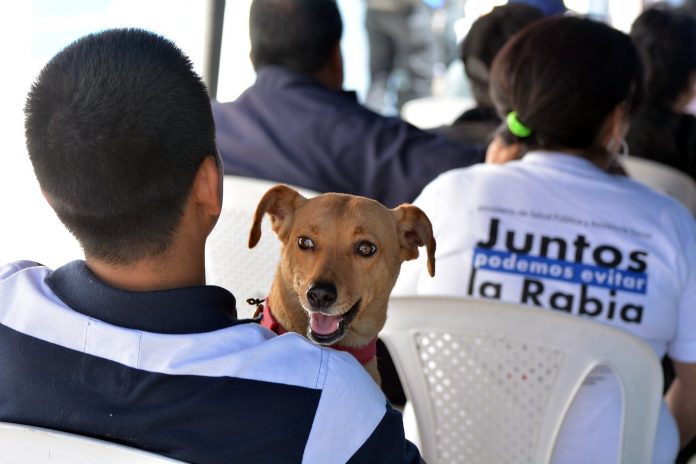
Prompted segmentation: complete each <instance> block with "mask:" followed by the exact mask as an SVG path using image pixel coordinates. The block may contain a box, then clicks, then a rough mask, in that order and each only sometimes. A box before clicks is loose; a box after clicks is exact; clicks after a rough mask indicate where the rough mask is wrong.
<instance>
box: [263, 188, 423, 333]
mask: <svg viewBox="0 0 696 464" xmlns="http://www.w3.org/2000/svg"><path fill="white" fill-rule="evenodd" d="M264 213H268V214H269V215H270V218H271V223H272V227H273V230H274V231H275V232H276V234H277V235H278V237H279V239H280V240H281V242H282V244H283V247H282V253H281V262H280V265H279V268H278V275H277V276H276V279H281V280H282V284H283V285H284V287H285V291H286V292H291V293H292V294H293V295H295V298H296V300H297V302H299V305H297V307H301V308H302V314H301V317H304V318H306V322H307V336H308V338H310V339H311V340H313V341H315V342H317V343H320V344H323V345H331V344H334V343H336V342H337V341H338V340H341V339H344V338H345V340H344V341H345V342H348V341H350V343H351V344H355V345H360V344H364V343H367V342H369V341H370V340H371V339H373V338H374V337H375V336H376V334H377V333H378V332H379V330H381V328H382V327H383V326H384V322H385V319H386V308H387V301H388V298H389V294H390V292H391V290H392V288H393V286H394V283H395V282H396V279H397V277H398V275H399V269H400V267H401V263H402V262H403V261H404V260H408V259H414V258H416V257H417V256H418V247H419V246H423V245H427V250H428V257H429V263H428V267H429V271H430V272H431V274H433V273H434V256H433V255H434V252H435V241H434V239H433V236H432V227H431V225H430V221H429V220H428V218H427V217H426V216H425V214H424V213H423V212H422V211H421V210H420V209H418V208H416V207H414V206H410V205H404V206H400V207H399V208H395V209H393V210H390V209H387V208H386V207H384V206H383V205H381V204H380V203H378V202H376V201H373V200H370V199H367V198H363V197H357V196H353V195H343V194H335V193H329V194H324V195H319V196H317V197H315V198H312V199H309V200H308V199H306V198H304V197H302V196H301V195H300V194H298V193H297V192H296V191H295V190H293V189H291V188H289V187H286V186H278V187H274V188H273V189H271V190H269V191H268V192H267V193H266V194H265V195H264V197H263V198H262V199H261V202H260V203H259V206H258V208H257V211H256V215H255V218H254V224H253V226H252V231H251V234H250V237H249V246H252V247H253V246H254V245H255V244H256V243H257V242H258V240H259V238H260V234H261V232H260V231H261V229H260V223H261V220H262V218H263V216H264Z"/></svg>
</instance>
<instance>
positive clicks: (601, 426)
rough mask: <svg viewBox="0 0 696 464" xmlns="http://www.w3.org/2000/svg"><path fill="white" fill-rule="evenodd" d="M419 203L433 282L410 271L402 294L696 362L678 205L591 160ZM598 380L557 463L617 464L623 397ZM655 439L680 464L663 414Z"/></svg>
mask: <svg viewBox="0 0 696 464" xmlns="http://www.w3.org/2000/svg"><path fill="white" fill-rule="evenodd" d="M415 204H416V205H417V206H419V207H420V208H422V209H423V210H424V211H425V213H426V214H427V215H428V217H429V218H430V220H431V221H432V223H433V230H434V233H435V238H436V239H437V254H436V262H437V273H436V276H435V277H434V278H431V277H430V276H428V274H427V273H425V272H423V271H422V270H423V269H425V266H424V265H423V263H420V262H418V261H420V259H419V260H418V261H415V262H413V261H412V262H408V263H404V265H403V266H402V270H401V275H400V277H399V281H398V282H397V284H396V287H395V289H394V294H429V295H456V296H467V297H474V298H481V297H482V298H498V299H501V300H504V301H508V302H514V303H522V304H527V305H535V306H540V307H544V308H553V309H556V310H559V311H566V312H568V313H570V314H573V315H576V316H582V317H587V318H590V319H592V320H595V321H597V322H601V323H605V324H609V325H612V326H615V327H618V328H620V329H623V330H626V331H628V332H630V333H632V334H634V335H636V336H638V337H640V338H641V339H643V340H644V341H646V342H647V343H649V344H650V346H651V347H652V348H653V349H654V350H655V353H656V354H657V355H658V357H662V356H663V355H664V354H665V353H668V354H669V355H670V357H671V358H672V359H675V360H678V361H682V362H696V223H695V221H694V218H693V217H692V216H691V215H690V213H689V212H688V211H687V210H686V209H685V208H683V207H682V206H681V205H680V204H678V203H677V202H676V200H673V199H672V198H669V197H667V196H664V195H661V194H659V193H656V192H654V191H652V190H650V189H648V188H647V187H644V186H642V185H640V184H638V183H636V182H634V181H632V180H631V179H628V178H626V177H624V176H612V175H609V174H607V173H605V172H604V171H602V170H600V169H599V168H597V167H596V166H595V165H594V164H592V163H590V162H589V161H587V160H585V159H582V158H579V157H576V156H572V155H566V154H562V153H551V152H532V153H528V154H527V155H526V156H525V157H524V158H523V159H522V160H519V161H513V162H510V163H507V164H505V165H489V164H482V165H476V166H473V167H471V168H466V169H457V170H454V171H450V172H447V173H445V174H442V175H441V176H439V177H438V178H437V179H435V180H434V181H433V182H431V183H430V184H429V185H428V186H427V187H426V188H425V189H424V190H423V192H422V193H421V195H420V196H419V197H418V198H417V199H416V201H415ZM422 258H424V257H421V259H422ZM592 377H593V378H592V381H591V382H590V381H588V382H586V384H585V385H584V386H583V388H582V389H581V390H580V392H579V394H578V397H577V398H576V400H575V402H574V404H573V406H572V407H571V410H570V412H569V416H568V419H567V422H566V425H564V427H563V429H562V431H561V435H560V437H559V442H558V445H557V447H556V455H555V457H554V462H556V463H560V462H563V463H566V462H578V463H580V462H593V463H604V462H616V457H615V456H616V452H617V451H616V450H617V446H618V445H617V443H618V435H619V433H618V430H619V423H620V417H621V416H620V404H621V400H620V395H621V394H620V391H619V388H618V384H617V383H616V381H615V379H614V378H613V376H612V375H611V374H609V373H608V371H606V370H605V371H601V370H597V371H596V372H594V373H593V376H592ZM658 429H659V430H658V437H657V442H656V448H655V459H654V461H655V462H656V463H662V462H673V461H674V457H675V455H676V452H677V448H678V441H679V440H678V432H677V429H676V425H675V423H674V420H673V418H672V417H671V415H670V414H669V412H668V410H667V408H666V406H664V405H663V410H662V415H661V417H660V424H659V426H658ZM590 455H591V456H590Z"/></svg>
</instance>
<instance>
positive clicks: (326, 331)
mask: <svg viewBox="0 0 696 464" xmlns="http://www.w3.org/2000/svg"><path fill="white" fill-rule="evenodd" d="M360 301H361V300H358V301H357V302H356V303H355V304H354V305H353V306H351V308H350V309H349V310H348V311H346V312H345V313H343V314H339V315H331V314H325V313H322V312H320V311H315V310H310V311H309V330H308V331H307V332H308V333H307V336H308V338H309V339H310V340H312V341H314V342H315V343H319V344H320V345H332V344H334V343H336V342H337V341H339V340H340V339H341V338H343V336H344V335H345V334H346V329H347V328H348V326H349V325H350V323H351V322H352V321H353V319H355V316H357V314H358V310H359V309H360Z"/></svg>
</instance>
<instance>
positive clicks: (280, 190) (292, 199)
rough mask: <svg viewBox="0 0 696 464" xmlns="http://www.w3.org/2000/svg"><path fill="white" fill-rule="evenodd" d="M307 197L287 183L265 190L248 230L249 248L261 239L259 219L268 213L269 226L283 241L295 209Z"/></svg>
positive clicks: (286, 236) (288, 231)
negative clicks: (269, 218)
mask: <svg viewBox="0 0 696 464" xmlns="http://www.w3.org/2000/svg"><path fill="white" fill-rule="evenodd" d="M306 201H307V199H306V198H305V197H303V196H302V195H300V194H299V193H297V191H296V190H294V189H291V188H290V187H288V186H287V185H276V186H275V187H273V188H271V189H270V190H269V191H268V192H266V193H265V194H264V195H263V197H262V198H261V201H259V205H258V206H257V207H256V213H254V223H253V224H252V225H251V231H250V232H249V248H254V246H256V244H257V243H259V240H260V239H261V221H262V220H263V215H264V214H265V213H268V215H269V216H270V217H271V227H272V228H273V232H275V233H276V235H278V238H279V239H280V241H281V242H283V243H285V241H286V240H287V238H288V234H289V233H290V228H291V226H292V221H293V218H294V216H295V210H296V209H297V208H299V207H300V206H302V205H303V204H304V203H305V202H306Z"/></svg>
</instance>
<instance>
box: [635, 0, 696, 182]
mask: <svg viewBox="0 0 696 464" xmlns="http://www.w3.org/2000/svg"><path fill="white" fill-rule="evenodd" d="M631 38H632V39H633V41H634V43H635V44H636V47H637V48H638V51H639V53H640V56H641V59H642V60H643V64H644V66H645V82H646V91H645V104H644V105H643V107H642V108H641V110H640V111H639V113H638V114H637V115H636V116H635V117H634V118H633V121H632V123H631V130H630V131H629V132H628V135H627V136H626V141H627V142H628V149H629V153H630V154H631V155H634V156H639V157H641V158H647V159H651V160H653V161H657V162H659V163H663V164H666V165H669V166H672V167H674V168H677V169H679V170H680V171H683V172H685V173H687V174H689V175H690V176H692V177H693V178H696V117H694V116H693V115H691V114H689V113H687V109H686V107H687V105H688V104H689V102H690V101H691V100H693V98H694V95H695V94H696V18H695V17H694V16H692V15H690V14H688V13H687V12H685V11H682V10H675V9H672V8H671V7H669V6H667V5H661V6H657V7H653V8H650V9H648V10H646V11H644V12H643V13H642V14H641V15H640V16H639V17H638V18H637V19H636V20H635V22H634V23H633V26H632V27H631Z"/></svg>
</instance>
